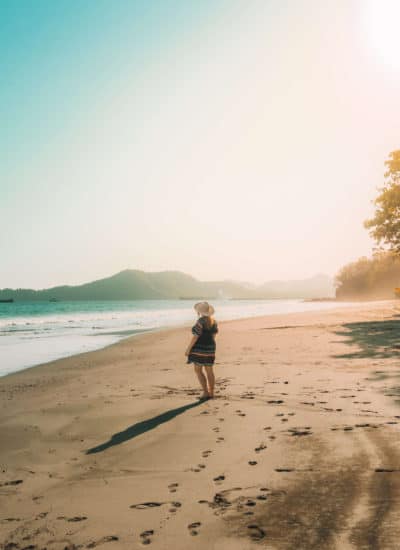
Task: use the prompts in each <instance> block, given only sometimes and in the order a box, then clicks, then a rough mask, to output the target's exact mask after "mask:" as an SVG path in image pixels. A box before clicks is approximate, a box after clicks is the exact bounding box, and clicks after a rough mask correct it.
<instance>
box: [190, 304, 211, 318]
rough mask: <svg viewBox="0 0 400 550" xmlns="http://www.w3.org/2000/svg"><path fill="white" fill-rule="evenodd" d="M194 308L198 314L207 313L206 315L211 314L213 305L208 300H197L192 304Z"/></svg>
mask: <svg viewBox="0 0 400 550" xmlns="http://www.w3.org/2000/svg"><path fill="white" fill-rule="evenodd" d="M194 309H195V310H196V311H197V313H198V314H199V315H207V316H208V317H209V316H210V315H213V314H214V311H215V309H214V308H213V306H212V305H211V304H209V303H208V302H197V304H194Z"/></svg>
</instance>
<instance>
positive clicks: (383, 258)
mask: <svg viewBox="0 0 400 550" xmlns="http://www.w3.org/2000/svg"><path fill="white" fill-rule="evenodd" d="M335 284H336V297H337V298H339V299H342V300H346V299H352V300H354V299H355V300H363V299H364V300H365V299H370V300H373V299H387V298H393V297H394V289H395V287H398V286H400V258H399V256H398V254H397V253H394V252H392V251H380V252H377V253H376V254H374V256H373V257H372V258H366V257H363V258H360V259H359V260H357V261H356V262H352V263H350V264H347V265H345V266H344V267H343V268H342V269H341V270H340V272H339V273H338V275H337V276H336V278H335Z"/></svg>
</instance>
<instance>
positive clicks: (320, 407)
mask: <svg viewBox="0 0 400 550" xmlns="http://www.w3.org/2000/svg"><path fill="white" fill-rule="evenodd" d="M219 326H220V334H219V336H218V343H217V362H216V368H215V371H216V376H217V392H216V395H217V398H216V399H214V400H210V401H207V402H199V401H198V400H197V397H198V396H199V395H200V391H199V389H198V387H197V381H196V379H195V376H194V374H193V372H192V367H191V366H188V365H186V364H185V357H184V355H183V354H184V350H185V348H186V346H187V344H188V341H189V340H190V331H189V330H188V328H180V329H173V330H166V331H160V332H158V333H152V334H150V333H148V334H143V335H141V336H136V337H133V338H129V339H126V340H124V341H122V342H119V343H118V344H115V345H113V346H110V347H108V348H106V349H103V350H100V351H95V352H90V353H86V354H82V355H78V356H74V357H70V358H67V359H62V360H59V361H55V362H52V363H49V364H46V365H42V366H39V367H35V368H32V369H28V370H26V371H23V372H19V373H16V374H13V375H9V376H7V377H4V378H1V379H0V411H1V414H0V547H1V548H4V549H7V550H11V549H40V550H43V549H45V548H46V549H48V550H50V549H56V550H58V549H63V550H64V549H68V550H72V549H77V548H97V547H99V548H105V549H110V550H112V549H113V548H115V549H119V548H122V549H125V548H126V549H128V548H129V549H135V548H142V547H143V545H149V544H150V545H151V546H152V548H160V549H173V548H176V549H178V550H186V549H188V548H190V549H194V550H197V549H204V548H207V549H216V550H219V549H221V550H225V549H226V550H228V549H229V550H247V549H252V548H260V547H262V548H268V549H294V548H296V549H305V550H311V549H315V550H317V549H318V550H322V549H323V550H325V549H327V550H329V549H340V550H342V549H344V550H345V549H347V548H349V549H350V548H351V549H352V548H356V549H398V548H399V547H400V544H399V540H400V522H399V520H398V518H399V514H400V500H399V497H400V438H399V427H400V407H399V404H400V369H399V354H400V306H399V304H398V302H384V303H376V304H374V305H368V306H367V305H365V304H360V305H357V306H355V307H354V308H350V309H349V308H347V309H337V310H331V311H326V312H312V313H302V314H299V313H296V314H288V315H284V316H278V315H274V316H269V317H263V318H254V319H247V320H239V321H227V322H221V323H219Z"/></svg>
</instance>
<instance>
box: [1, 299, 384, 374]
mask: <svg viewBox="0 0 400 550" xmlns="http://www.w3.org/2000/svg"><path fill="white" fill-rule="evenodd" d="M304 302H305V303H309V302H307V300H304ZM392 302H393V300H376V301H374V302H362V304H363V305H364V306H365V307H367V306H368V305H370V304H375V305H376V304H379V305H382V304H384V303H392ZM313 303H320V300H318V301H317V302H315V301H313ZM335 303H336V302H335ZM342 303H343V305H342V306H340V305H339V306H338V307H337V308H332V309H328V310H325V309H321V310H318V309H316V310H313V311H304V312H301V311H300V312H289V313H271V314H269V315H255V316H250V317H240V318H234V319H223V320H222V321H218V323H219V324H221V323H225V322H231V321H248V320H250V319H260V318H263V317H268V318H269V317H276V316H282V315H299V314H302V313H310V314H312V313H318V312H323V311H335V310H336V309H338V310H342V309H348V308H352V307H359V306H360V303H358V302H354V303H353V302H342ZM191 324H192V322H185V323H180V324H177V325H164V326H160V327H154V328H144V329H131V330H129V329H128V330H124V331H118V330H116V331H113V332H109V333H105V332H104V333H98V334H95V335H91V336H95V337H101V336H111V335H118V334H119V335H121V334H122V333H123V332H125V333H130V334H129V335H127V336H122V337H120V338H118V339H117V340H115V341H114V342H111V343H107V344H105V345H101V346H100V347H95V348H93V349H90V350H88V351H81V352H77V353H75V352H74V353H72V354H70V355H69V354H68V355H64V354H63V355H61V356H60V357H57V358H55V359H49V361H41V362H39V363H35V364H34V365H29V366H27V367H23V368H19V369H18V370H15V371H12V372H8V373H5V374H0V380H1V379H3V378H4V377H7V376H12V375H14V374H16V373H19V372H24V371H26V370H28V369H33V368H38V367H41V366H42V365H49V364H51V363H56V362H58V361H60V360H63V359H67V358H73V357H78V356H80V355H85V354H90V353H93V352H96V351H101V350H105V349H108V348H109V347H111V346H114V345H117V344H119V343H120V342H122V341H124V340H127V339H130V338H137V337H140V336H141V335H143V334H146V333H156V332H159V331H165V330H166V331H168V330H176V329H183V328H187V327H189V326H191Z"/></svg>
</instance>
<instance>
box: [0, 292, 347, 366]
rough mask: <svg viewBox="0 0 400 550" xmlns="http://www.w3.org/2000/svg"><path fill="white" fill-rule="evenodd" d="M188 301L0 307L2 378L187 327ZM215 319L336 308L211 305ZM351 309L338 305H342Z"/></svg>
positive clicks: (288, 303) (285, 303)
mask: <svg viewBox="0 0 400 550" xmlns="http://www.w3.org/2000/svg"><path fill="white" fill-rule="evenodd" d="M193 304H194V302H193V301H189V300H126V301H98V302H95V301H89V302H85V301H76V302H14V303H11V304H5V303H3V304H0V358H1V361H0V376H2V375H5V374H8V373H11V372H15V371H18V370H21V369H24V368H27V367H31V366H34V365H38V364H40V363H44V362H48V361H52V360H54V359H58V358H61V357H66V356H69V355H74V354H76V353H81V352H86V351H91V350H94V349H99V348H102V347H104V346H106V345H109V344H112V343H114V342H116V341H118V340H120V339H121V338H124V337H127V336H129V335H133V334H138V333H141V332H144V331H146V330H155V329H159V328H162V327H170V326H178V325H184V324H188V325H190V324H191V323H192V322H193V321H194V320H195V319H196V315H195V312H194V310H193ZM213 305H214V307H215V317H216V319H217V320H226V319H239V318H244V317H256V316H260V315H270V314H278V313H281V314H282V313H291V312H299V311H316V310H322V309H331V308H333V307H338V304H336V303H334V302H332V303H331V302H326V303H312V302H304V301H303V300H215V301H213ZM342 305H343V306H345V305H349V304H341V306H342Z"/></svg>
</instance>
